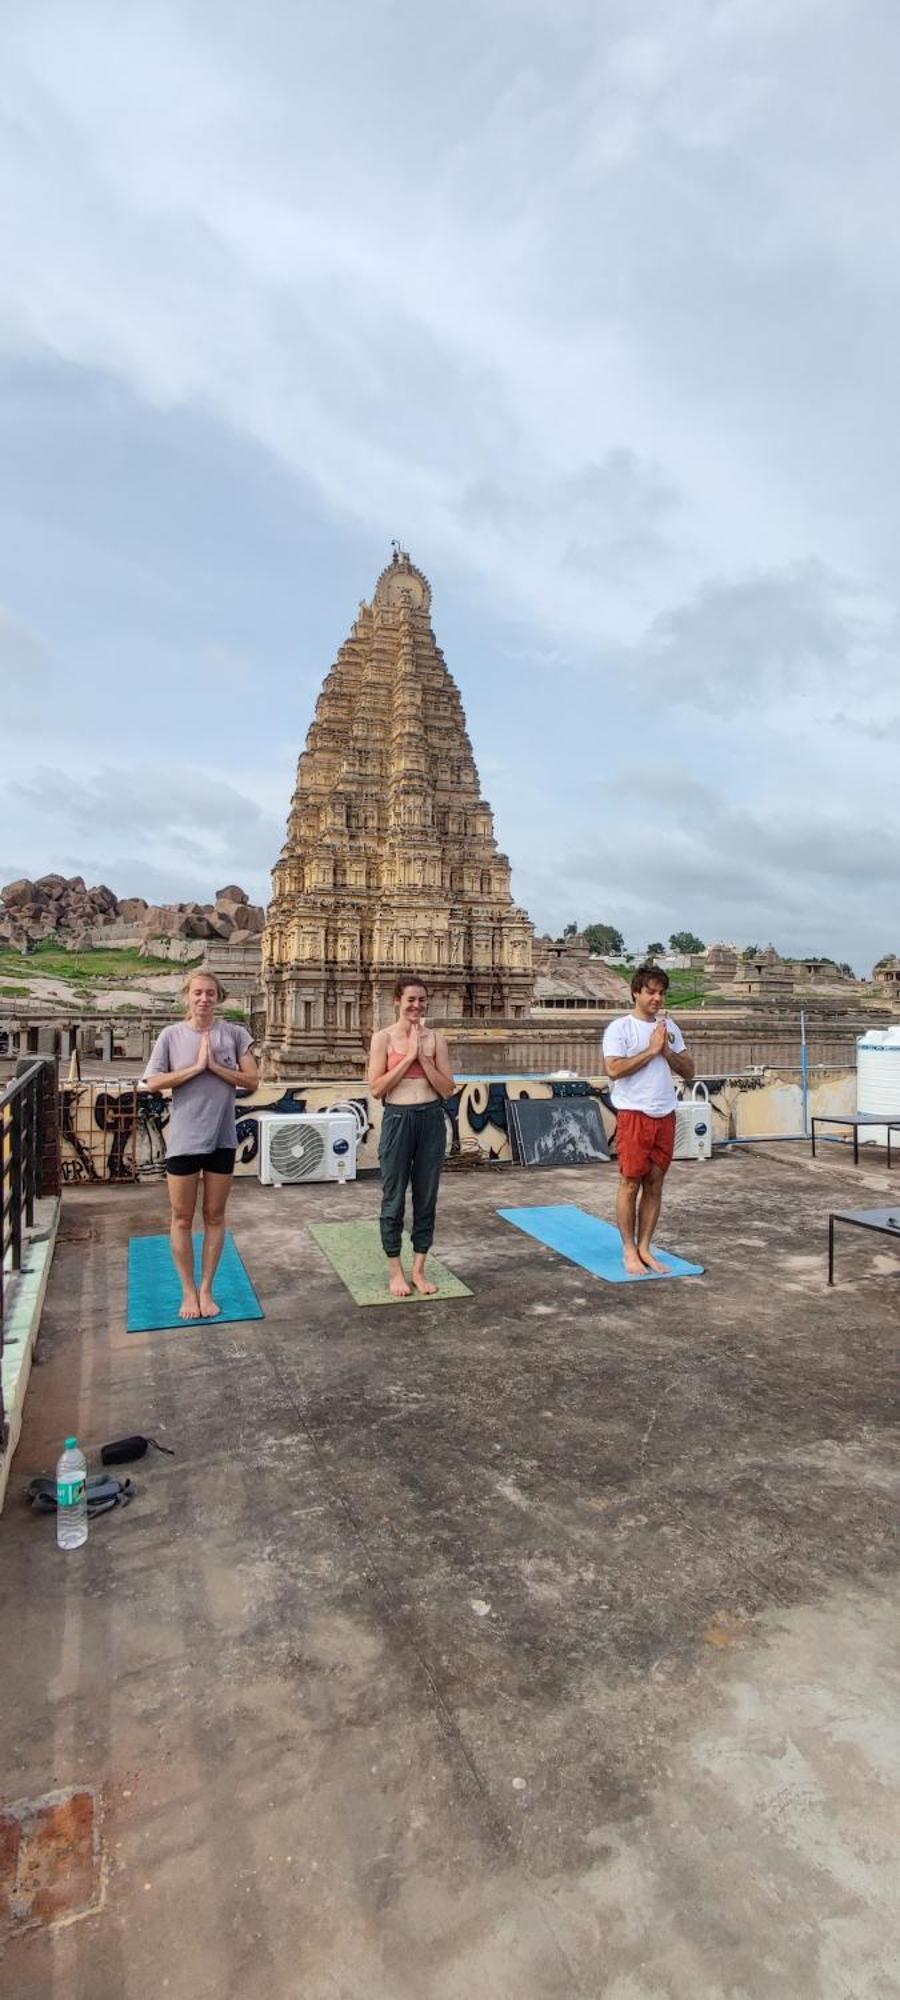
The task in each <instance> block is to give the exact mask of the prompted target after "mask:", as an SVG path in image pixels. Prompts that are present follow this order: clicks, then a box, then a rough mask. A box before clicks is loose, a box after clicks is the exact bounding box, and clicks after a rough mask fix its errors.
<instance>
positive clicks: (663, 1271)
mask: <svg viewBox="0 0 900 2000" xmlns="http://www.w3.org/2000/svg"><path fill="white" fill-rule="evenodd" d="M638 1254H639V1256H640V1257H641V1259H642V1261H643V1263H645V1264H646V1266H647V1269H648V1271H658V1272H659V1275H660V1277H661V1278H667V1277H668V1276H669V1266H668V1264H661V1263H660V1261H659V1258H658V1257H654V1255H653V1251H652V1250H641V1251H639V1253H638Z"/></svg>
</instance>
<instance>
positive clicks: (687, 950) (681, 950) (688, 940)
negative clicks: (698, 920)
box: [669, 931, 706, 958]
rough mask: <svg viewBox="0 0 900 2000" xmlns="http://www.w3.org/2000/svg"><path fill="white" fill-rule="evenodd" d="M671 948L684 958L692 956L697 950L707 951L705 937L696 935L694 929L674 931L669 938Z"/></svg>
mask: <svg viewBox="0 0 900 2000" xmlns="http://www.w3.org/2000/svg"><path fill="white" fill-rule="evenodd" d="M669 950H670V951H677V952H678V954H679V956H680V957H682V958H691V957H692V956H693V954H694V953H695V952H698V951H705V950H706V946H705V944H704V942H703V939H702V938H699V937H697V936H695V934H694V932H693V931H673V932H672V935H671V937H670V939H669Z"/></svg>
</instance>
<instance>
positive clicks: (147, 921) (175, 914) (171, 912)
mask: <svg viewBox="0 0 900 2000" xmlns="http://www.w3.org/2000/svg"><path fill="white" fill-rule="evenodd" d="M264 923H265V915H264V912H263V911H262V910H261V909H260V908H259V907H258V905H257V904H255V903H251V902H250V900H249V897H248V896H247V894H246V892H245V890H243V889H240V888H238V886H237V884H236V883H234V882H229V883H228V884H227V885H226V887H225V888H224V889H218V890H217V891H216V900H215V902H214V903H148V902H146V901H145V899H144V897H143V896H124V897H122V898H121V899H120V898H119V897H118V896H116V895H115V893H114V891H113V890H112V889H108V888H107V887H106V884H105V883H103V882H101V883H98V884H97V885H96V886H95V887H94V888H93V889H89V888H88V887H87V885H86V883H85V880H84V877H83V876H82V875H70V876H69V877H66V876H65V875H40V876H38V879H37V881H36V882H31V881H29V880H28V878H27V877H25V876H23V877H22V878H21V879H20V880H19V881H18V882H8V883H7V885H6V887H5V889H2V890H0V946H2V945H7V946H10V945H11V946H13V947H14V948H15V949H17V950H19V951H26V952H27V951H28V950H29V949H30V948H31V947H32V946H34V945H36V944H40V943H41V942H42V941H43V940H45V939H50V938H53V939H56V940H57V941H58V942H59V943H61V944H63V945H66V946H68V947H69V949H70V950H72V951H84V950H86V949H89V948H90V947H91V946H92V945H94V946H96V945H104V944H110V945H112V944H116V943H122V944H124V943H126V942H127V943H134V944H137V945H138V947H139V949H140V950H141V951H143V952H144V953H146V955H147V956H148V957H152V956H153V955H154V953H155V952H157V951H158V950H159V947H160V943H161V941H162V940H169V939H172V938H186V939H192V938H196V939H197V941H198V943H203V942H207V943H208V942H209V941H211V940H212V939H218V940H219V942H221V943H227V942H228V941H229V940H230V939H231V938H233V937H235V936H236V935H237V936H240V935H244V936H247V937H252V936H258V935H259V933H260V932H261V930H262V928H263V925H264Z"/></svg>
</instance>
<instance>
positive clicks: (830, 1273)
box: [828, 1215, 834, 1285]
mask: <svg viewBox="0 0 900 2000" xmlns="http://www.w3.org/2000/svg"><path fill="white" fill-rule="evenodd" d="M828 1283H829V1285H833V1284H834V1216H833V1215H829V1217H828Z"/></svg>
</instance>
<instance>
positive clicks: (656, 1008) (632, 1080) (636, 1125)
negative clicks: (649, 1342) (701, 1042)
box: [603, 965, 694, 1278]
mask: <svg viewBox="0 0 900 2000" xmlns="http://www.w3.org/2000/svg"><path fill="white" fill-rule="evenodd" d="M668 985H669V975H668V973H667V972H663V971H662V969H661V967H660V966H658V965H639V966H638V969H637V971H636V973H635V974H634V977H633V979H632V981H631V992H632V997H633V999H634V1011H633V1013H631V1014H620V1015H619V1017H618V1019H617V1020H615V1021H610V1024H609V1027H608V1028H607V1030H606V1033H605V1035H604V1037H603V1066H604V1069H605V1071H606V1074H607V1076H608V1077H609V1079H610V1082H611V1083H612V1101H613V1104H614V1105H615V1108H616V1112H617V1114H618V1116H617V1122H616V1152H617V1154H618V1158H619V1172H620V1174H621V1176H622V1178H621V1180H620V1182H619V1192H618V1197H617V1200H616V1221H617V1223H618V1225H619V1229H620V1231H621V1234H622V1249H623V1253H624V1259H625V1269H626V1271H630V1273H631V1276H632V1277H633V1278H645V1277H646V1276H647V1273H648V1271H665V1269H666V1266H665V1264H661V1263H660V1261H659V1258H658V1257H654V1255H653V1247H652V1245H653V1232H654V1230H655V1228H656V1225H657V1222H658V1221H659V1211H660V1207H661V1204H662V1185H663V1181H664V1180H665V1177H666V1174H667V1172H668V1170H669V1167H670V1166H671V1164H672V1154H673V1152H674V1150H675V1105H676V1102H677V1099H676V1093H675V1085H674V1083H673V1081H672V1072H673V1070H674V1072H675V1074H676V1076H680V1077H683V1078H684V1081H685V1083H690V1082H691V1079H692V1077H693V1074H694V1065H693V1062H692V1060H691V1058H690V1056H689V1055H688V1054H687V1051H686V1049H685V1046H684V1036H683V1035H682V1033H681V1029H680V1028H676V1026H675V1023H674V1021H670V1020H669V1018H668V1016H667V1014H666V993H667V990H668Z"/></svg>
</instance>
